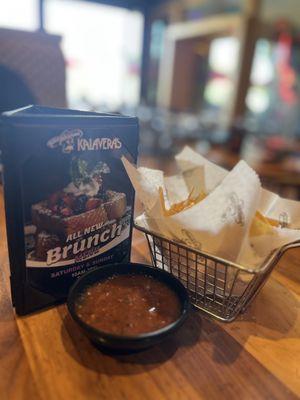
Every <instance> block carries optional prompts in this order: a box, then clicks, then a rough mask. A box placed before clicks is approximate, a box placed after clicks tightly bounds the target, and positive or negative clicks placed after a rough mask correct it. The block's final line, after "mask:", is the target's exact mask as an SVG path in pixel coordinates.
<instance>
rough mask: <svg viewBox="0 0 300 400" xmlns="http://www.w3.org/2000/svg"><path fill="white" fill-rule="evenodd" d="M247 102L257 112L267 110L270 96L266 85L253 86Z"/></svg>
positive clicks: (250, 108)
mask: <svg viewBox="0 0 300 400" xmlns="http://www.w3.org/2000/svg"><path fill="white" fill-rule="evenodd" d="M246 104H247V107H248V108H249V110H250V111H252V112H253V113H255V114H260V113H263V112H265V111H266V110H267V109H268V108H269V106H270V96H269V93H268V90H267V89H266V88H264V87H258V86H252V87H251V88H250V89H249V91H248V94H247V98H246Z"/></svg>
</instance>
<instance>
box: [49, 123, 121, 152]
mask: <svg viewBox="0 0 300 400" xmlns="http://www.w3.org/2000/svg"><path fill="white" fill-rule="evenodd" d="M47 146H48V147H49V148H50V149H55V148H57V147H61V149H62V152H63V153H66V154H68V153H72V152H73V151H78V152H80V151H93V150H94V151H95V150H96V151H97V150H115V149H120V148H121V147H122V142H121V140H120V139H119V138H117V137H115V138H107V137H99V138H93V139H91V138H83V132H82V130H81V129H66V130H65V131H63V132H62V133H61V134H60V135H58V136H55V137H53V138H52V139H50V140H48V142H47Z"/></svg>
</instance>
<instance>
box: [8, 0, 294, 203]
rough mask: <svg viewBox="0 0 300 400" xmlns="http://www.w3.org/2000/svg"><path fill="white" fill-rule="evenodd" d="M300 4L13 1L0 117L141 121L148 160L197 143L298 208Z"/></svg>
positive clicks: (286, 0)
mask: <svg viewBox="0 0 300 400" xmlns="http://www.w3.org/2000/svg"><path fill="white" fill-rule="evenodd" d="M17 10H18V11H17ZM299 78H300V7H299V0H169V1H168V0H151V1H147V0H127V1H126V0H104V1H96V0H94V1H84V0H22V2H20V1H19V0H10V1H7V2H5V3H4V4H2V6H1V13H0V87H1V90H0V111H5V110H9V109H14V108H18V107H21V106H24V105H27V104H32V103H36V104H41V105H48V106H56V107H69V108H76V109H82V110H96V111H107V110H109V111H116V112H122V113H125V114H130V115H137V116H138V117H139V119H140V124H141V134H140V154H142V155H144V156H152V155H155V156H156V157H164V158H165V157H168V156H169V155H170V156H171V155H173V154H175V153H176V152H177V151H179V150H180V149H181V148H182V146H183V145H185V144H189V145H191V146H192V147H194V148H195V149H196V150H198V151H200V152H201V153H202V154H204V155H206V156H207V157H209V158H210V159H212V160H213V161H215V162H217V163H219V164H221V165H223V166H225V167H227V168H231V167H232V166H233V165H234V164H235V163H236V162H237V161H238V159H239V158H243V159H245V160H246V161H247V162H248V163H249V164H250V165H252V166H253V167H254V168H255V169H256V170H257V172H258V173H259V174H260V176H261V178H262V180H263V183H264V185H265V186H267V187H269V188H271V189H273V190H274V191H278V192H279V193H280V194H282V195H284V196H285V197H290V198H300V174H299V172H300V142H299V139H300V107H299V96H300V89H299V82H300V81H299Z"/></svg>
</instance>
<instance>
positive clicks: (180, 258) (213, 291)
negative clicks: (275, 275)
mask: <svg viewBox="0 0 300 400" xmlns="http://www.w3.org/2000/svg"><path fill="white" fill-rule="evenodd" d="M135 228H136V229H137V230H139V231H141V232H143V233H144V234H145V236H146V238H147V241H148V245H149V249H150V253H151V258H152V262H153V265H154V266H155V267H157V268H161V269H164V270H166V271H169V272H170V273H171V274H173V275H174V276H176V277H177V278H178V279H179V280H180V281H181V282H182V283H183V284H184V286H185V287H186V288H187V289H188V291H189V294H190V299H191V302H192V304H193V305H194V306H195V307H197V308H199V309H200V310H202V311H204V312H205V313H206V314H209V315H210V316H213V317H215V318H217V319H218V320H220V321H225V322H231V321H233V320H234V319H235V318H236V317H237V316H238V315H239V314H240V313H242V312H244V311H245V309H246V308H247V306H248V305H249V304H250V303H251V301H252V300H253V299H254V298H255V296H256V295H257V293H258V292H259V290H260V289H261V288H262V286H263V285H264V283H265V282H266V280H267V278H268V276H269V275H270V273H271V272H272V270H273V268H274V267H275V265H276V264H277V263H278V261H279V259H280V258H281V256H282V255H283V253H284V252H285V251H286V250H288V249H290V248H293V247H299V246H300V242H299V241H297V242H293V243H289V244H287V245H285V246H283V247H281V248H280V249H278V250H276V251H274V252H272V253H271V254H270V255H269V256H268V257H267V258H266V259H265V260H264V262H263V264H262V265H261V266H260V267H259V268H257V269H251V268H247V267H244V266H242V265H239V264H236V263H233V262H230V261H227V260H224V259H222V258H219V257H215V256H213V255H210V254H207V253H205V252H202V251H199V250H195V249H193V248H190V247H188V246H186V245H184V244H181V243H178V242H176V241H173V240H170V239H167V238H164V237H163V236H160V235H158V234H156V233H154V232H151V231H149V230H147V229H145V228H142V227H140V226H139V225H137V224H135Z"/></svg>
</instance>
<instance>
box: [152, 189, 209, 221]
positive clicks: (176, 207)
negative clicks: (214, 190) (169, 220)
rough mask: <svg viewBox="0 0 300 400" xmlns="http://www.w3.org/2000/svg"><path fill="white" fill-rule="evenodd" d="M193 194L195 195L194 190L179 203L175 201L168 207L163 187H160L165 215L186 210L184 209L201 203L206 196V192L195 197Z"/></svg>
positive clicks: (161, 202)
mask: <svg viewBox="0 0 300 400" xmlns="http://www.w3.org/2000/svg"><path fill="white" fill-rule="evenodd" d="M192 195H193V190H192V191H191V192H190V194H189V196H188V198H187V199H186V200H183V201H180V202H178V203H174V204H172V205H171V207H170V208H169V209H167V208H166V204H165V198H164V192H163V188H162V187H160V188H159V199H160V204H161V207H162V209H163V214H164V216H165V217H170V216H172V215H175V214H177V213H179V212H181V211H184V210H186V209H188V208H190V207H192V206H194V205H195V204H197V203H199V202H200V201H201V200H203V199H204V198H205V197H206V194H205V193H203V192H201V193H199V195H198V196H196V197H195V198H193V197H192Z"/></svg>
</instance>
